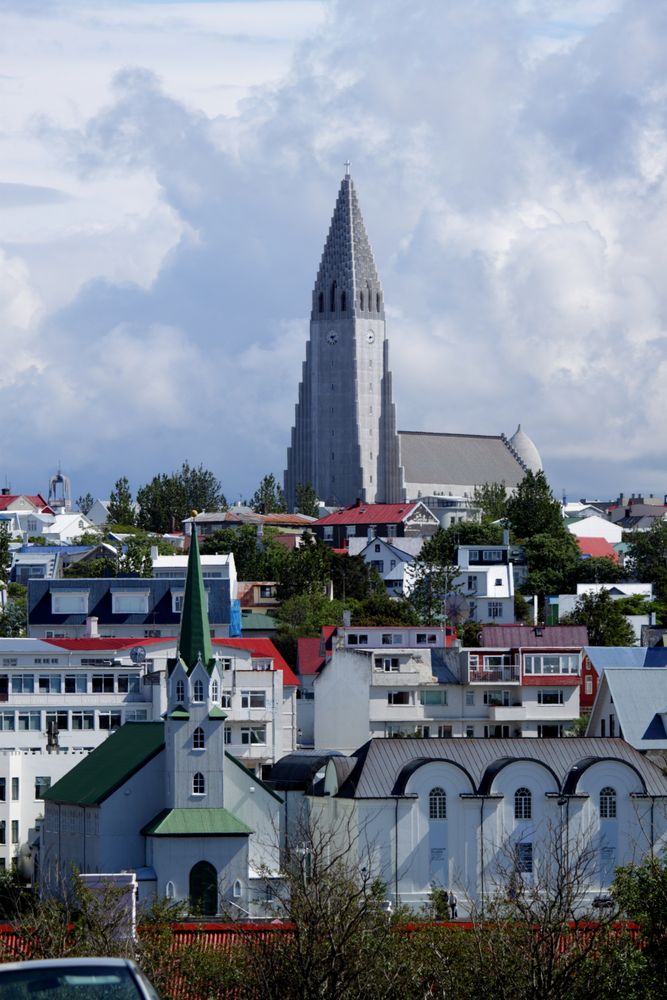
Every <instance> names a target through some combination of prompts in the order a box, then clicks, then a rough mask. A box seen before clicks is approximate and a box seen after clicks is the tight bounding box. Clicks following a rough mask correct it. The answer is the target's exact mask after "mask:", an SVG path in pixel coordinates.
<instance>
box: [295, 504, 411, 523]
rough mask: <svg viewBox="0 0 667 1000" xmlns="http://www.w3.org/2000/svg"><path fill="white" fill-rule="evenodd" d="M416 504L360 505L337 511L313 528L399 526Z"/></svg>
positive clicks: (322, 519) (320, 520)
mask: <svg viewBox="0 0 667 1000" xmlns="http://www.w3.org/2000/svg"><path fill="white" fill-rule="evenodd" d="M417 503H418V501H417V502H415V503H359V504H354V505H353V506H352V507H345V508H344V509H343V510H337V511H336V512H335V513H334V514H327V516H326V517H321V518H320V519H319V521H315V522H314V525H313V527H318V526H319V525H320V524H399V523H400V522H401V521H404V520H405V518H406V517H407V516H408V514H410V513H411V512H412V511H413V510H414V509H415V507H416V506H417Z"/></svg>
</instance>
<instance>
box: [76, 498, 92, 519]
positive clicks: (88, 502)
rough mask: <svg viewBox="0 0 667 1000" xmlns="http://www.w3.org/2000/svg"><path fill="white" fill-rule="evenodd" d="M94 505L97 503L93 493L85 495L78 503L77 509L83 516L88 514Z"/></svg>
mask: <svg viewBox="0 0 667 1000" xmlns="http://www.w3.org/2000/svg"><path fill="white" fill-rule="evenodd" d="M94 503H95V498H94V497H93V495H92V493H84V494H83V496H80V497H79V498H78V500H77V501H76V507H77V510H80V511H81V513H82V514H87V513H88V511H89V510H90V509H91V507H92V506H93V504H94Z"/></svg>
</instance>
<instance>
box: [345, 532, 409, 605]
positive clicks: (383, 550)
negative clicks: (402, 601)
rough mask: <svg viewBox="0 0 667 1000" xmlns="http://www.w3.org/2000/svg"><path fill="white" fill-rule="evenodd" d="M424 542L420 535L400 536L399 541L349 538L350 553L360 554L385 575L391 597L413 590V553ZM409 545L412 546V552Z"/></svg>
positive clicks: (401, 595)
mask: <svg viewBox="0 0 667 1000" xmlns="http://www.w3.org/2000/svg"><path fill="white" fill-rule="evenodd" d="M410 543H413V544H412V545H411V544H410ZM423 544H424V537H423V536H421V535H420V536H418V537H414V538H400V539H399V540H398V541H397V542H389V541H386V540H385V539H384V538H380V537H379V536H377V535H373V537H372V538H371V539H369V540H368V541H366V540H365V539H364V538H355V537H354V536H351V537H349V538H348V539H347V546H348V548H347V552H348V555H350V556H352V555H360V556H361V558H362V559H363V560H364V562H365V563H366V564H367V565H369V566H371V567H372V568H373V569H374V570H375V571H376V572H377V573H378V574H379V575H380V576H381V577H382V580H383V582H384V585H385V587H386V588H387V593H388V594H389V596H390V597H403V596H407V595H408V594H409V593H410V591H411V590H412V585H413V583H414V571H413V566H414V561H415V556H414V555H413V552H415V551H416V552H419V550H420V549H421V547H422V545H423ZM406 548H412V549H413V552H410V551H406Z"/></svg>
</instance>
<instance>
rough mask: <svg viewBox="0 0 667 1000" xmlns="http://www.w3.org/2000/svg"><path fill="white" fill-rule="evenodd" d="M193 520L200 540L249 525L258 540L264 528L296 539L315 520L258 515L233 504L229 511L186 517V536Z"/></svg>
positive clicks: (285, 514) (295, 515)
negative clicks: (255, 529)
mask: <svg viewBox="0 0 667 1000" xmlns="http://www.w3.org/2000/svg"><path fill="white" fill-rule="evenodd" d="M193 520H194V523H195V524H196V525H197V533H198V535H199V536H200V538H201V537H205V536H206V535H212V534H213V533H214V532H215V531H221V530H222V529H223V528H242V527H243V526H244V525H247V524H249V525H252V526H253V527H256V528H257V535H258V539H259V540H261V537H262V532H263V530H264V528H273V529H274V530H275V531H277V532H279V535H286V536H289V535H295V536H297V537H298V536H299V535H301V533H302V532H303V531H306V530H307V528H309V527H310V525H311V524H312V523H313V521H314V520H315V518H313V517H308V516H307V515H306V514H287V513H276V514H258V513H257V511H254V510H253V509H252V507H246V506H245V505H243V504H234V505H233V507H230V508H229V510H220V511H203V512H202V513H201V514H197V516H196V517H195V518H192V517H186V518H185V519H184V521H183V530H184V531H185V533H186V534H190V533H191V532H192V523H193Z"/></svg>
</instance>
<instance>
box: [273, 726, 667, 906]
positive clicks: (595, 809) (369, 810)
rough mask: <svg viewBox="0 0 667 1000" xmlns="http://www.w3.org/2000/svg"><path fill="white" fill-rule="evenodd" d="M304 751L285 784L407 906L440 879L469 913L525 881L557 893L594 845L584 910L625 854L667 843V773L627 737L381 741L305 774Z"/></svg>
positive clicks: (279, 780)
mask: <svg viewBox="0 0 667 1000" xmlns="http://www.w3.org/2000/svg"><path fill="white" fill-rule="evenodd" d="M311 753H312V752H311ZM297 756H298V755H292V756H291V757H290V758H287V759H286V761H285V762H282V761H281V762H279V763H278V764H277V765H276V766H275V767H274V768H273V771H272V785H273V786H274V787H275V788H276V790H277V791H279V792H282V791H283V789H285V791H286V792H287V791H288V790H290V791H291V793H292V794H294V793H295V791H296V789H297V788H298V787H299V786H300V788H301V791H302V793H303V794H304V795H305V797H306V798H305V805H306V807H307V809H308V811H309V814H310V818H311V820H310V821H311V824H312V827H313V828H314V829H315V830H317V829H318V828H321V829H325V830H326V831H328V832H330V833H331V834H333V835H334V836H335V837H337V838H338V839H339V841H340V845H341V847H342V848H343V849H344V850H345V849H346V850H348V852H349V856H350V860H351V861H352V862H353V863H356V864H358V865H359V867H360V868H361V867H365V868H366V869H370V871H371V873H372V875H374V876H377V877H378V878H379V879H380V880H381V881H382V882H383V883H384V885H385V886H386V890H385V891H386V893H387V896H388V898H389V899H390V900H391V902H392V903H393V905H394V906H398V905H408V906H410V907H413V908H415V909H418V908H420V907H421V906H423V905H424V904H425V903H427V902H428V900H429V894H430V892H431V890H432V888H433V887H434V886H438V887H442V888H443V889H447V888H449V889H453V890H454V892H455V894H456V895H457V897H458V900H459V917H464V918H465V917H467V916H468V915H469V914H470V912H471V910H472V909H474V910H476V912H479V910H480V908H483V906H484V904H485V902H486V901H487V900H490V899H492V898H493V897H494V896H495V895H497V894H499V893H502V894H505V895H506V894H507V893H508V892H511V891H512V886H513V885H514V886H515V887H516V884H517V881H521V882H525V883H528V885H530V886H543V887H544V891H545V892H548V891H550V890H551V891H553V889H554V886H555V882H554V880H555V879H556V878H557V871H556V869H557V866H558V863H559V860H560V863H561V864H562V865H564V867H565V869H566V870H567V869H568V868H569V866H570V865H574V864H575V863H576V859H577V858H578V857H581V856H582V855H583V856H584V857H585V858H586V867H585V869H583V870H584V872H585V877H586V881H585V883H584V884H583V885H582V887H581V888H582V893H581V898H580V900H579V907H578V909H579V910H580V911H581V913H582V914H583V913H584V912H585V911H586V910H587V909H588V908H590V906H591V905H592V904H593V903H594V901H595V898H596V897H600V896H602V897H604V896H605V895H606V894H607V893H608V889H609V885H610V882H611V880H612V878H613V875H614V868H615V866H616V865H623V864H627V863H630V862H634V861H639V860H641V858H642V857H643V856H644V855H645V854H647V853H649V852H650V851H655V852H656V853H658V852H659V851H660V850H661V849H663V848H664V847H665V846H667V815H666V803H667V777H666V776H665V775H664V774H662V772H661V771H660V769H659V768H657V767H655V766H654V765H653V764H652V763H651V762H650V761H648V760H647V759H646V758H645V757H643V756H642V755H641V754H639V753H637V751H636V750H633V749H632V747H630V746H629V745H628V744H627V743H624V742H623V741H621V740H609V739H604V740H600V739H595V740H592V739H583V738H571V739H566V740H557V741H554V740H503V739H501V740H479V739H469V740H448V739H428V740H427V739H415V740H387V739H373V740H369V741H368V742H366V743H364V744H363V745H362V746H360V747H358V748H357V749H356V750H355V751H354V752H353V753H352V755H351V756H349V757H340V756H333V755H330V756H329V757H328V758H327V756H326V755H325V754H320V755H313V756H311V757H310V761H311V762H312V763H311V766H310V768H308V766H307V758H306V759H305V760H304V761H302V768H301V770H300V771H299V768H298V767H297V766H296V763H297V762H296V761H295V757H297Z"/></svg>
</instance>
